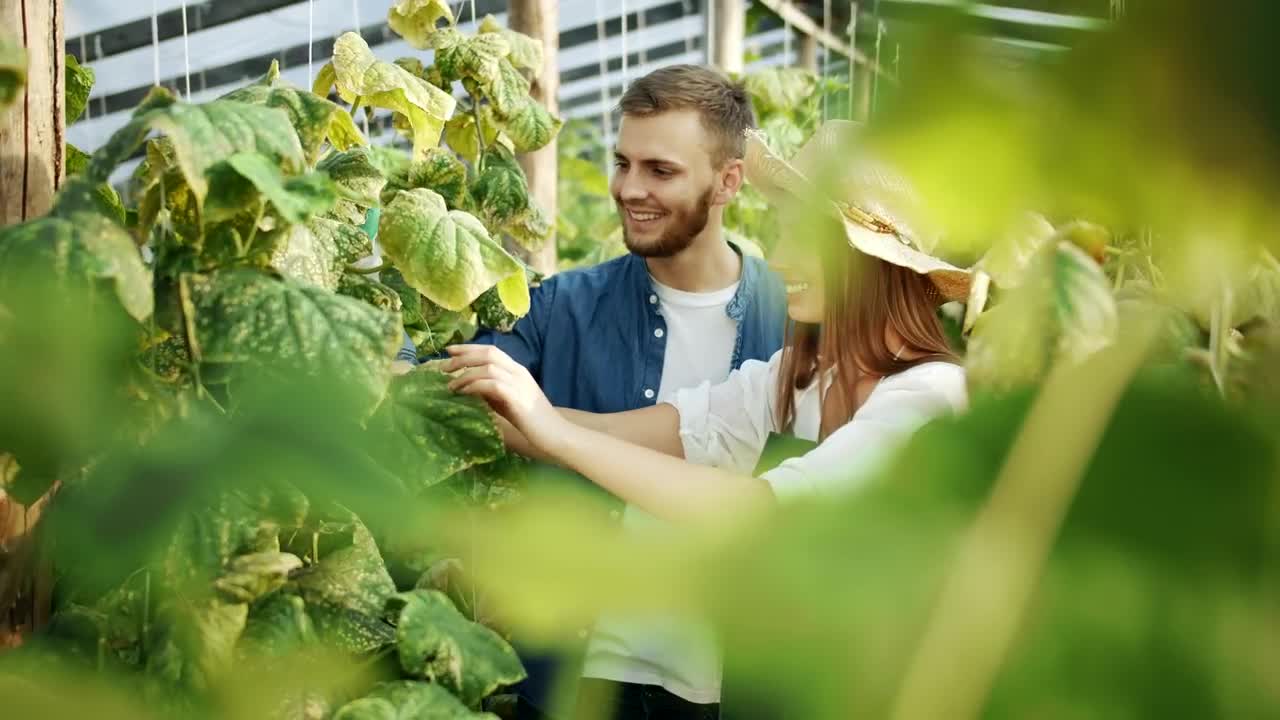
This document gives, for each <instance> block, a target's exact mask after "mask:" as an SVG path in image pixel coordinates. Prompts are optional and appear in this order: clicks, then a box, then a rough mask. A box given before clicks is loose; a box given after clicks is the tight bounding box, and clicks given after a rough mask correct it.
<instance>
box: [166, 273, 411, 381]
mask: <svg viewBox="0 0 1280 720" xmlns="http://www.w3.org/2000/svg"><path fill="white" fill-rule="evenodd" d="M181 296H182V302H183V308H184V311H185V318H186V323H187V336H188V338H189V341H190V345H191V352H192V356H193V359H194V360H196V361H197V362H207V363H236V364H246V365H250V366H271V367H282V368H287V369H289V370H290V371H294V372H296V371H302V372H314V373H330V374H332V375H333V376H334V377H339V378H343V379H345V380H346V382H347V385H348V389H350V390H354V391H357V392H358V393H360V395H361V396H362V398H363V399H364V400H365V401H366V402H368V404H369V405H370V406H372V405H374V404H376V403H377V402H378V401H379V400H380V399H381V398H382V395H383V393H384V392H385V391H386V386H387V382H388V379H389V364H390V359H391V358H392V357H394V355H395V351H396V349H397V348H399V347H400V342H401V339H402V336H401V334H400V322H399V318H398V317H396V316H395V314H393V313H387V312H383V311H380V310H378V309H377V308H374V307H371V306H369V305H367V304H365V303H362V302H360V301H358V300H355V299H352V298H347V297H343V296H341V295H334V294H333V293H331V292H328V291H326V290H324V289H321V288H316V287H309V286H305V285H300V284H298V283H294V282H290V281H288V280H277V279H275V278H272V277H270V276H268V275H265V274H263V273H260V272H255V271H252V270H226V271H219V272H216V273H213V274H210V275H184V276H183V277H182V280H181Z"/></svg>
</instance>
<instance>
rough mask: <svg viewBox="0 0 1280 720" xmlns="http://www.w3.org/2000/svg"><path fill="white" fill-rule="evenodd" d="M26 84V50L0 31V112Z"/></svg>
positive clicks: (15, 98) (16, 97)
mask: <svg viewBox="0 0 1280 720" xmlns="http://www.w3.org/2000/svg"><path fill="white" fill-rule="evenodd" d="M26 84H27V51H26V49H24V48H23V47H22V46H21V45H18V44H17V43H14V42H13V41H12V40H10V39H9V36H8V35H7V34H4V33H0V112H3V111H4V110H5V109H7V108H8V107H9V106H10V105H12V104H13V101H14V100H17V99H18V95H19V94H21V93H22V87H23V86H24V85H26Z"/></svg>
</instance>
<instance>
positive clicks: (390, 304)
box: [338, 271, 411, 325]
mask: <svg viewBox="0 0 1280 720" xmlns="http://www.w3.org/2000/svg"><path fill="white" fill-rule="evenodd" d="M387 272H388V271H383V272H382V273H381V277H382V278H383V279H384V280H385V279H386V274H387ZM338 293H339V294H341V295H346V296H347V297H353V298H356V299H357V300H363V301H364V302H367V303H369V304H370V305H372V306H374V307H376V308H378V309H381V310H386V311H387V312H397V313H400V314H401V318H402V322H404V323H405V324H406V325H408V324H411V323H410V322H409V321H408V319H407V318H406V316H405V314H404V312H403V310H402V308H403V303H402V302H401V300H400V295H399V293H397V292H396V291H395V290H393V289H391V287H389V286H387V285H385V284H383V283H380V282H378V281H377V280H374V279H373V278H371V277H369V276H368V275H360V274H357V273H351V272H349V273H346V274H344V275H343V276H342V279H341V280H339V281H338Z"/></svg>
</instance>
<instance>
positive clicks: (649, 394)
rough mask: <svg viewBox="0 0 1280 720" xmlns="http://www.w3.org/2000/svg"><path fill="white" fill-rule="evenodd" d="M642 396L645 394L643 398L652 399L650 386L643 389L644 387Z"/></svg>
mask: <svg viewBox="0 0 1280 720" xmlns="http://www.w3.org/2000/svg"><path fill="white" fill-rule="evenodd" d="M644 396H645V398H647V399H649V400H652V399H653V390H652V389H651V388H645V389H644Z"/></svg>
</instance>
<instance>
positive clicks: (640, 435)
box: [556, 403, 684, 460]
mask: <svg viewBox="0 0 1280 720" xmlns="http://www.w3.org/2000/svg"><path fill="white" fill-rule="evenodd" d="M556 410H558V411H559V412H560V416H561V417H563V418H565V419H566V420H568V421H570V422H572V423H573V424H575V425H579V426H581V427H584V428H587V429H590V430H595V431H596V432H598V433H604V434H606V435H610V436H612V437H615V438H617V439H619V440H625V441H626V442H629V443H631V444H633V445H640V446H642V447H647V448H649V449H650V450H656V451H658V452H660V453H663V454H664V455H671V456H673V457H678V458H680V459H682V460H683V459H684V445H683V444H682V443H681V442H680V414H679V413H678V412H676V409H675V407H674V406H671V405H668V404H666V403H658V404H657V405H654V406H653V407H647V408H639V409H638V410H627V411H626V412H616V413H591V412H585V411H582V410H572V409H570V408H556Z"/></svg>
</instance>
